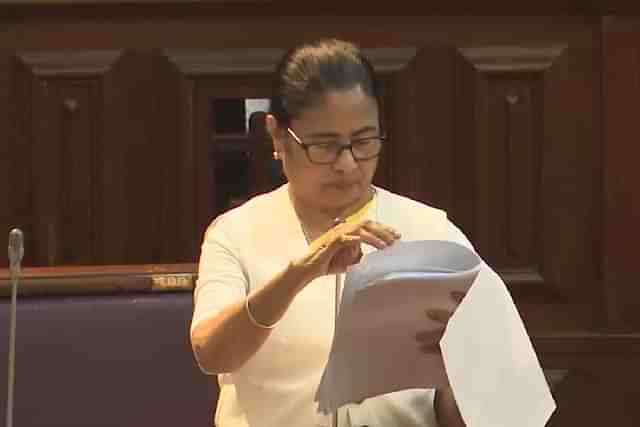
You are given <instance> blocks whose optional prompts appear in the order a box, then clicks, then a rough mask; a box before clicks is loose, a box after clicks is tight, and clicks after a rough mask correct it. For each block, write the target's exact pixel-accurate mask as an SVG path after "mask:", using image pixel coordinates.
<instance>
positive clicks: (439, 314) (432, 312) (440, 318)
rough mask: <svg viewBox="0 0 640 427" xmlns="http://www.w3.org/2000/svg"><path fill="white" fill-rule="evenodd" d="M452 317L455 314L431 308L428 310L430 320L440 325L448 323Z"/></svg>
mask: <svg viewBox="0 0 640 427" xmlns="http://www.w3.org/2000/svg"><path fill="white" fill-rule="evenodd" d="M452 315H453V312H451V311H449V310H444V309H441V308H431V309H429V310H427V316H428V317H429V319H431V320H435V321H436V322H440V323H447V322H448V321H449V318H450V317H451V316H452Z"/></svg>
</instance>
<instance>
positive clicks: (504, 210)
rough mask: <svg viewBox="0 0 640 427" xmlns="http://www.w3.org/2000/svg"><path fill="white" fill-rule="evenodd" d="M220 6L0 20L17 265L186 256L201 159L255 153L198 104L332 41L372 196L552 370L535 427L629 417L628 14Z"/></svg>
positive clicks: (2, 221)
mask: <svg viewBox="0 0 640 427" xmlns="http://www.w3.org/2000/svg"><path fill="white" fill-rule="evenodd" d="M227 6H229V5H227V4H225V5H217V6H216V5H214V6H211V5H204V4H203V5H200V6H195V5H194V4H193V3H192V4H191V5H190V6H189V7H183V6H182V5H178V4H177V3H174V4H167V5H165V6H158V7H153V8H147V7H145V6H144V5H142V4H132V5H123V4H118V5H115V4H111V5H108V4H102V5H96V6H95V7H89V6H88V5H84V6H74V5H72V4H68V5H66V6H64V7H62V8H61V9H59V8H57V7H56V6H46V7H44V6H37V5H30V6H28V7H20V6H15V7H12V8H11V13H12V14H9V15H4V16H3V17H0V19H2V34H3V37H2V39H1V40H0V47H6V48H8V49H11V50H10V51H8V50H5V51H4V53H3V54H2V56H0V138H1V139H2V140H7V141H8V143H6V144H2V145H1V146H0V155H2V157H0V180H3V182H0V195H1V194H3V193H2V192H6V193H7V194H8V199H9V200H10V204H9V206H7V207H6V208H4V209H0V226H3V227H4V228H6V230H5V231H7V232H8V228H9V227H10V226H21V227H22V228H23V229H24V230H25V235H26V238H27V252H26V253H27V264H28V265H48V264H55V265H58V264H80V263H94V264H139V263H162V262H166V263H173V262H186V263H193V262H195V261H196V260H197V256H198V253H199V245H200V242H201V239H202V232H203V231H204V227H206V225H207V224H208V223H209V222H210V221H211V219H212V216H213V215H214V214H215V213H216V212H218V210H219V209H220V208H221V207H220V206H217V205H216V203H217V202H216V198H217V195H216V194H217V193H219V192H220V189H221V185H223V184H224V183H220V182H216V180H215V178H214V176H215V170H216V169H215V168H216V165H220V164H221V163H222V160H221V156H220V155H219V153H216V151H215V150H218V149H220V148H221V147H223V146H224V147H229V146H233V145H234V144H238V142H239V141H240V143H239V145H242V144H244V145H242V147H243V148H242V149H248V148H249V147H250V146H251V144H252V142H251V141H254V142H258V141H259V138H258V137H256V136H255V135H253V136H252V135H244V136H243V135H241V138H236V137H237V135H236V136H233V135H231V136H220V135H213V134H212V124H213V123H214V122H215V120H216V117H212V108H211V101H212V99H218V98H221V97H232V98H241V97H268V95H269V80H268V78H269V74H270V72H271V71H272V69H273V66H274V65H275V61H276V60H277V59H278V58H279V57H280V55H281V54H282V52H283V51H284V49H285V48H288V47H290V46H291V45H293V44H295V43H297V42H300V41H302V40H307V39H312V38H315V37H321V36H338V37H344V38H348V39H352V40H354V41H356V42H358V43H360V44H361V45H362V46H363V47H365V48H366V49H367V53H368V54H369V56H370V57H372V59H373V62H374V64H375V66H376V68H377V69H378V70H379V71H381V72H382V73H381V76H380V80H381V83H382V88H383V92H384V99H383V103H384V108H383V116H384V119H385V126H386V128H387V132H388V135H389V143H388V144H387V146H385V151H384V154H383V157H382V158H381V161H380V166H379V170H378V174H377V175H376V183H378V184H379V185H382V186H385V187H387V188H390V189H391V190H393V191H396V192H399V193H402V194H405V195H407V196H410V197H413V198H415V199H418V200H422V201H424V202H427V203H429V204H432V205H434V206H437V207H440V208H443V209H445V210H446V211H447V212H448V213H449V215H450V217H451V219H452V220H453V221H454V222H455V223H456V224H457V225H458V226H460V228H461V229H462V230H463V231H464V232H465V233H466V234H467V235H468V236H469V237H470V238H471V240H472V242H473V243H474V245H475V246H476V247H477V248H478V250H479V252H480V253H481V255H482V256H483V257H484V258H485V259H486V260H487V261H488V262H489V263H490V264H491V265H492V266H494V267H495V268H496V269H497V270H498V271H499V272H500V274H501V275H502V276H503V278H504V279H505V281H506V282H507V284H508V286H509V289H510V290H511V292H512V295H513V296H514V299H515V301H516V304H517V305H518V307H519V309H520V311H521V314H522V316H523V318H524V319H525V322H526V324H527V327H528V328H529V332H530V334H531V335H532V337H533V339H534V345H535V346H536V349H537V350H538V353H539V355H540V357H541V360H542V362H543V365H544V367H545V368H550V369H554V370H558V372H563V373H566V376H564V377H562V378H564V379H563V380H562V381H560V382H559V383H558V384H557V387H556V388H555V389H554V394H555V395H556V397H557V400H558V404H559V410H558V412H557V413H556V415H554V417H553V419H552V422H551V423H550V425H552V426H570V425H581V426H596V425H605V424H607V425H608V424H612V425H614V424H615V425H619V426H635V425H637V424H638V422H637V420H638V419H639V417H640V415H639V414H638V413H637V411H636V409H635V407H633V402H635V400H637V398H638V395H637V392H636V391H635V385H636V383H637V381H638V380H639V378H637V375H635V371H636V370H635V368H634V366H635V365H636V364H637V362H638V358H637V342H638V338H637V336H635V335H634V334H633V333H628V334H620V333H619V332H637V331H638V328H639V327H640V314H638V313H639V310H638V309H637V308H638V304H637V301H639V300H640V293H639V291H638V290H637V289H638V287H637V286H636V283H635V281H634V279H633V278H634V277H635V274H634V273H635V270H634V269H633V267H634V265H635V264H636V263H637V262H635V261H636V259H637V254H638V253H640V247H639V246H638V241H640V240H639V239H637V238H636V237H635V235H636V234H638V233H637V232H635V230H636V228H637V227H636V226H635V222H636V220H637V219H638V218H640V205H639V204H638V197H637V193H638V189H637V188H638V182H640V176H639V172H638V168H637V167H636V165H635V163H636V162H635V159H636V158H638V154H640V153H639V152H638V144H636V143H635V141H636V140H637V139H638V138H636V137H635V135H636V134H637V130H636V128H637V123H636V122H637V120H636V119H635V114H634V113H635V111H636V110H637V108H636V105H635V104H636V103H637V99H638V98H639V97H640V84H639V83H638V82H639V81H640V77H639V76H640V75H639V74H638V73H639V71H640V64H639V63H638V61H637V58H638V57H639V56H640V52H639V51H638V49H639V48H640V33H639V32H638V28H640V21H638V19H636V18H617V17H608V18H601V17H597V16H493V17H491V16H483V17H480V16H477V17H474V16H464V17H463V16H458V17H456V16H446V17H443V16H419V15H413V16H409V15H411V14H410V13H409V12H407V13H405V16H386V15H385V16H370V17H362V16H360V17H358V19H357V20H356V19H354V18H353V17H350V16H346V15H345V16H330V17H327V16H324V17H322V18H317V17H313V16H303V15H300V16H292V15H291V14H290V13H289V14H287V13H282V12H283V8H284V6H279V7H280V9H278V8H277V7H275V8H259V9H256V8H255V5H253V6H252V5H244V6H237V5H236V6H235V7H229V8H227ZM252 7H253V8H252ZM403 10H404V9H403ZM406 10H408V9H406ZM406 10H405V11H406ZM287 11H288V12H290V11H291V10H287ZM244 12H247V13H244ZM324 12H325V14H326V11H324ZM266 16H268V18H265V17H266ZM141 18H145V19H141ZM602 22H604V26H603V25H602ZM33 48H37V49H38V50H36V51H33V50H30V49H33ZM263 136H264V135H263ZM252 138H255V139H252ZM261 141H262V142H263V143H266V142H267V141H266V140H265V139H264V138H263V139H262V140H261ZM259 143H260V142H258V144H259ZM265 145H266V146H264V148H265V149H264V150H262V148H261V149H260V150H257V154H258V156H256V157H254V158H253V159H252V162H253V163H252V165H253V166H252V169H251V173H252V174H253V178H252V179H253V181H254V185H255V187H254V188H258V187H260V186H261V185H266V184H267V183H268V182H267V181H261V179H262V177H264V175H260V174H261V173H262V172H260V170H261V168H264V163H263V162H264V160H265V159H264V157H262V156H265V155H268V154H269V152H270V148H268V149H267V147H268V144H265ZM248 151H251V150H248ZM252 152H253V151H252ZM5 178H6V180H5ZM252 191H255V190H252ZM218 195H219V194H218ZM634 233H635V234H634ZM5 239H6V238H3V239H2V240H0V241H6V240H5ZM0 265H6V260H5V259H4V257H0ZM190 265H191V267H190V272H192V271H193V264H190ZM100 280H102V279H100ZM109 280H111V279H109ZM77 283H80V280H78V281H77ZM110 283H111V282H110ZM136 283H137V282H136ZM145 283H147V282H145ZM145 286H146V285H145ZM613 332H615V333H616V334H613ZM636 406H637V405H636Z"/></svg>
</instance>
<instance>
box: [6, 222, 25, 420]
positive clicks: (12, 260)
mask: <svg viewBox="0 0 640 427" xmlns="http://www.w3.org/2000/svg"><path fill="white" fill-rule="evenodd" d="M23 257H24V237H23V235H22V231H20V230H19V229H17V228H14V229H13V230H11V232H10V233H9V271H10V275H11V315H10V326H9V374H8V376H7V377H8V384H7V427H13V395H14V390H13V388H14V384H15V373H16V370H15V360H16V359H15V357H16V300H17V295H18V280H19V279H20V266H21V263H22V258H23Z"/></svg>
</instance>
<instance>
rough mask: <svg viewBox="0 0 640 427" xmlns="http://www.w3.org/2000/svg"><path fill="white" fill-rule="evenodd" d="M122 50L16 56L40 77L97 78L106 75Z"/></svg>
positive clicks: (36, 53) (38, 52)
mask: <svg viewBox="0 0 640 427" xmlns="http://www.w3.org/2000/svg"><path fill="white" fill-rule="evenodd" d="M121 54H122V51H121V50H84V51H37V52H35V51H34V52H24V51H23V52H18V53H16V56H17V57H18V58H19V59H20V60H21V61H22V62H23V63H24V64H26V65H27V66H28V67H29V69H30V70H31V71H32V72H33V73H34V74H35V75H36V76H39V77H47V76H64V75H67V76H69V75H71V76H79V75H82V76H96V75H102V74H105V73H106V72H107V71H109V69H110V68H111V67H112V66H113V64H115V63H116V61H117V60H118V58H119V57H120V56H121Z"/></svg>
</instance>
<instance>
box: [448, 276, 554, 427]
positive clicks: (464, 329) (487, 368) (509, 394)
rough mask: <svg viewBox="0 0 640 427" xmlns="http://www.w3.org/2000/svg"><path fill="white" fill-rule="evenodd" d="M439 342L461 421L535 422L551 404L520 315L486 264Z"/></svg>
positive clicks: (542, 420) (540, 422)
mask: <svg viewBox="0 0 640 427" xmlns="http://www.w3.org/2000/svg"><path fill="white" fill-rule="evenodd" d="M440 347H441V349H442V356H443V359H444V363H445V365H446V369H447V374H448V376H449V382H450V384H451V388H452V390H453V393H454V396H455V398H456V402H458V407H459V408H460V412H461V414H462V417H463V419H464V420H465V423H466V425H467V426H474V427H475V426H478V427H484V426H487V427H488V426H491V427H512V426H518V427H541V426H544V425H545V424H546V423H547V421H548V420H549V417H550V416H551V414H552V413H553V411H554V410H555V409H556V404H555V402H554V400H553V397H552V395H551V392H550V389H549V385H548V383H547V381H546V379H545V376H544V373H543V371H542V368H541V367H540V364H539V361H538V358H537V357H536V354H535V352H534V349H533V346H532V345H531V341H530V339H529V336H528V335H527V332H526V330H525V327H524V324H523V323H522V321H521V318H520V315H519V314H518V311H517V309H516V307H515V305H514V304H513V301H512V299H511V296H510V295H509V293H508V291H507V289H506V287H505V286H504V283H503V282H502V280H501V279H500V277H499V276H498V275H497V274H496V273H495V272H494V271H493V270H491V269H490V268H487V267H486V266H485V268H483V269H482V270H481V271H480V274H479V275H478V277H477V279H476V281H475V283H474V285H473V286H472V288H471V289H470V290H469V293H468V294H467V297H466V298H465V299H464V300H463V301H462V303H461V304H460V306H459V307H458V309H457V310H456V312H455V313H454V315H453V316H452V317H451V319H450V320H449V323H448V325H447V330H446V332H445V334H444V336H443V337H442V340H441V342H440Z"/></svg>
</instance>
